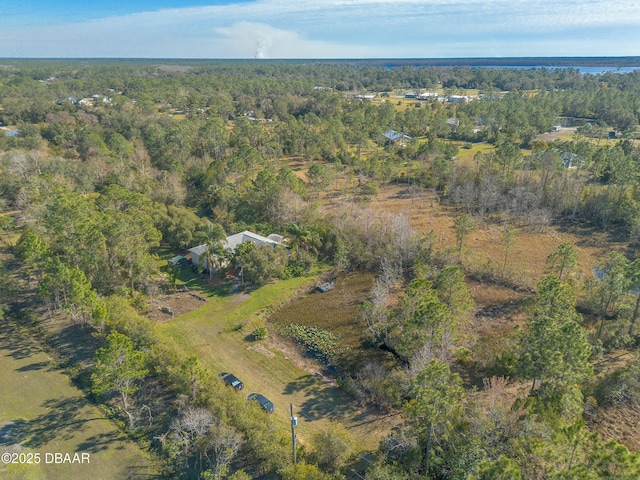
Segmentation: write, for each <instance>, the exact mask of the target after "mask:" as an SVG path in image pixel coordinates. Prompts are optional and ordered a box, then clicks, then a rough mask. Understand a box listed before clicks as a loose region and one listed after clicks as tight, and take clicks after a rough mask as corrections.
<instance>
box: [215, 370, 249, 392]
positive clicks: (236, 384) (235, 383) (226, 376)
mask: <svg viewBox="0 0 640 480" xmlns="http://www.w3.org/2000/svg"><path fill="white" fill-rule="evenodd" d="M219 376H220V378H221V379H223V380H224V382H225V383H226V384H227V385H229V386H230V387H233V388H234V389H235V390H242V389H243V388H244V383H242V381H241V380H240V379H239V378H238V377H236V376H235V375H233V374H232V373H225V372H222V373H221V374H220V375H219Z"/></svg>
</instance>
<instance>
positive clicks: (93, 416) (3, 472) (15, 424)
mask: <svg viewBox="0 0 640 480" xmlns="http://www.w3.org/2000/svg"><path fill="white" fill-rule="evenodd" d="M0 372H2V388H1V389H0V454H3V453H8V452H9V453H16V454H20V453H23V454H27V455H29V454H35V453H39V454H40V463H39V464H33V463H32V464H30V465H25V464H23V465H20V464H8V465H7V464H5V463H4V462H3V463H0V478H2V479H34V480H36V479H37V480H40V479H47V480H58V479H60V480H67V479H80V478H87V479H92V480H118V479H146V478H157V471H156V469H155V468H154V467H153V466H152V463H151V461H150V460H149V459H148V458H147V457H146V455H145V454H144V453H143V452H142V450H140V448H139V447H138V446H137V445H136V444H135V443H133V442H131V441H129V440H127V439H126V438H125V437H124V436H123V435H122V434H121V433H120V432H119V431H118V430H117V428H116V427H115V426H114V425H113V423H111V421H110V420H108V419H107V418H105V415H104V414H103V412H101V411H100V410H99V409H98V408H96V407H94V406H92V405H90V404H89V403H88V402H87V400H86V399H85V398H84V396H83V395H82V392H80V391H79V390H78V389H77V388H76V387H75V386H73V385H72V384H71V382H70V380H69V378H68V377H67V376H66V375H65V374H64V373H63V372H62V371H60V370H59V369H57V368H56V366H55V364H54V363H53V362H52V361H51V359H50V358H49V357H48V356H47V355H46V354H45V353H44V352H43V351H42V350H41V349H40V348H39V347H38V346H37V345H36V344H35V343H33V342H32V341H31V340H30V339H29V338H27V337H25V336H24V335H23V334H22V333H21V332H20V330H19V329H18V328H16V327H15V326H13V325H12V324H11V323H9V322H8V321H6V320H4V321H2V322H0ZM55 453H61V454H66V453H68V454H70V459H71V460H72V459H73V455H74V454H75V453H79V454H80V453H88V454H89V456H88V460H89V463H86V462H85V463H63V464H60V463H58V464H56V463H55V457H53V456H52V454H55ZM47 454H49V455H47ZM22 458H23V459H27V458H29V457H24V456H23V457H22ZM31 459H32V461H35V456H33V457H31ZM79 459H82V457H81V456H80V457H79ZM3 460H4V458H3Z"/></svg>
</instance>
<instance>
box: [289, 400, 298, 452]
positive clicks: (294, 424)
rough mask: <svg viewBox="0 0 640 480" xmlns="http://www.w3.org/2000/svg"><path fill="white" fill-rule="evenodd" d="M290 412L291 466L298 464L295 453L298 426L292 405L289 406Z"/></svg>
mask: <svg viewBox="0 0 640 480" xmlns="http://www.w3.org/2000/svg"><path fill="white" fill-rule="evenodd" d="M289 411H290V412H291V446H292V448H293V464H294V465H295V464H297V463H298V452H296V427H297V426H298V417H294V416H293V403H290V404H289Z"/></svg>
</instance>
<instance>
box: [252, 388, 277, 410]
mask: <svg viewBox="0 0 640 480" xmlns="http://www.w3.org/2000/svg"><path fill="white" fill-rule="evenodd" d="M247 400H255V401H256V402H258V403H259V404H260V406H261V407H262V410H264V411H265V412H267V413H273V412H274V410H275V409H276V406H275V405H274V404H273V402H272V401H271V400H269V399H268V398H267V397H265V396H264V395H261V394H259V393H252V394H250V395H249V396H248V397H247Z"/></svg>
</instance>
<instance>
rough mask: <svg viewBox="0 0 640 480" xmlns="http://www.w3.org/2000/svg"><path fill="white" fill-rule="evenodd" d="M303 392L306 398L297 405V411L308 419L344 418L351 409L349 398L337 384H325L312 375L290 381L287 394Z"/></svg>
mask: <svg viewBox="0 0 640 480" xmlns="http://www.w3.org/2000/svg"><path fill="white" fill-rule="evenodd" d="M294 392H299V393H302V394H303V395H304V396H305V398H306V400H304V401H303V402H302V403H301V404H299V405H296V408H297V412H298V413H299V414H300V415H301V416H302V417H304V418H305V419H306V420H308V421H313V420H319V419H329V420H338V419H341V418H343V417H344V416H345V415H346V414H347V413H348V410H349V400H348V399H347V398H345V396H344V394H343V393H342V392H341V391H340V390H339V389H338V388H337V387H335V386H329V385H326V384H323V383H322V382H320V381H319V380H317V379H315V378H314V377H313V376H312V375H305V376H302V377H299V378H298V379H297V380H294V381H293V382H289V383H288V384H287V385H286V386H285V388H284V393H285V394H292V393H294Z"/></svg>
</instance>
